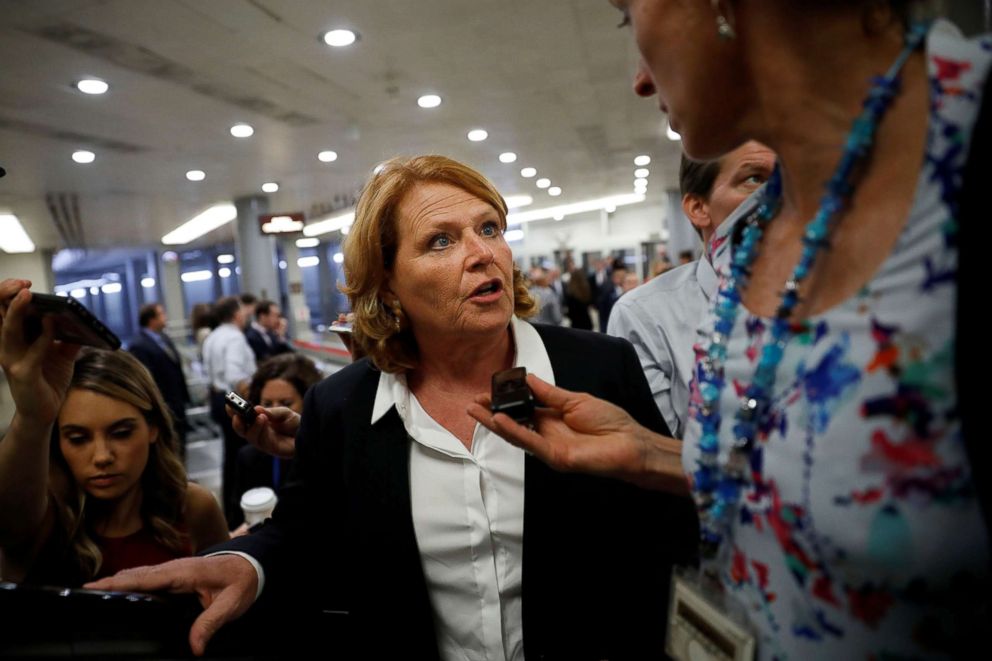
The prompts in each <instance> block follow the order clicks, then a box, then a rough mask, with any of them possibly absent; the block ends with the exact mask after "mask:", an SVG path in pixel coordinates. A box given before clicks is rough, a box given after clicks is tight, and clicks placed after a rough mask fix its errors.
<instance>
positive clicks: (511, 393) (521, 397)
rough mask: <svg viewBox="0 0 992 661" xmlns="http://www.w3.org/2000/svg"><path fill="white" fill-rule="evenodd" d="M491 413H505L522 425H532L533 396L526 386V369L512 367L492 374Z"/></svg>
mask: <svg viewBox="0 0 992 661" xmlns="http://www.w3.org/2000/svg"><path fill="white" fill-rule="evenodd" d="M492 390H493V392H492V403H491V404H490V406H489V408H490V410H492V412H493V413H505V414H506V415H508V416H510V417H511V418H513V419H514V420H516V421H517V422H518V423H520V424H522V425H527V426H532V425H533V424H534V395H533V393H531V391H530V387H528V385H527V368H526V367H513V368H511V369H508V370H503V371H502V372H496V373H495V374H493V386H492Z"/></svg>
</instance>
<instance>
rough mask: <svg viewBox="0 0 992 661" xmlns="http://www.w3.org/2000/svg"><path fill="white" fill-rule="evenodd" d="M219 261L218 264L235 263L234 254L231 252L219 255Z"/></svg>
mask: <svg viewBox="0 0 992 661" xmlns="http://www.w3.org/2000/svg"><path fill="white" fill-rule="evenodd" d="M217 263H218V264H233V263H234V255H231V254H225V255H217Z"/></svg>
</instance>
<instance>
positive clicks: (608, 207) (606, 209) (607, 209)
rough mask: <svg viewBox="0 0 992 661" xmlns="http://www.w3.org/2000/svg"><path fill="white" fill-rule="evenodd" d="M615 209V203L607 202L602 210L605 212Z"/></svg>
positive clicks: (611, 211)
mask: <svg viewBox="0 0 992 661" xmlns="http://www.w3.org/2000/svg"><path fill="white" fill-rule="evenodd" d="M616 210H617V205H615V204H607V205H606V206H605V207H603V211H605V212H606V213H613V212H614V211H616Z"/></svg>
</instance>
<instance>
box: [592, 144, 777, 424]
mask: <svg viewBox="0 0 992 661" xmlns="http://www.w3.org/2000/svg"><path fill="white" fill-rule="evenodd" d="M774 167H775V154H774V152H772V151H771V150H770V149H768V148H767V147H765V146H764V145H761V144H759V143H757V142H748V143H745V144H744V145H742V146H740V147H738V148H737V149H735V150H734V151H732V152H730V153H729V154H727V155H726V156H724V157H723V158H721V159H720V160H718V161H710V162H706V163H697V162H693V161H690V160H688V159H687V158H685V156H683V157H682V165H681V167H680V169H679V184H680V187H681V191H682V210H683V211H684V212H685V215H686V216H687V217H688V218H689V222H691V223H692V225H693V227H694V228H695V229H696V231H697V232H698V233H699V237H700V238H701V239H702V241H703V245H704V247H705V250H704V251H703V256H702V257H701V258H699V259H698V260H696V261H695V262H691V263H689V264H684V265H682V266H680V267H678V268H675V269H672V270H671V271H668V272H667V273H664V274H662V275H660V276H658V277H657V278H654V279H653V280H651V281H650V282H648V283H646V284H644V285H643V286H642V287H638V288H637V289H635V290H633V291H631V292H630V293H628V294H626V295H625V296H623V297H622V298H621V299H620V300H619V301H617V303H616V305H614V307H613V310H612V312H611V314H610V318H609V326H608V328H607V332H608V333H609V334H610V335H614V336H616V337H623V338H626V339H627V340H629V341H630V342H631V343H632V344H633V345H634V348H635V349H636V350H637V355H638V357H639V358H640V361H641V366H642V367H643V368H644V374H645V376H646V377H647V379H648V384H650V386H651V393H652V394H653V395H654V400H655V403H656V404H657V405H658V410H659V411H661V414H662V416H664V418H665V422H666V423H668V427H669V428H670V429H671V430H672V434H673V435H674V436H675V437H676V438H682V435H683V433H684V431H685V423H686V417H687V414H688V410H689V381H690V380H691V378H692V372H693V364H694V362H695V352H694V350H693V346H694V345H695V344H696V342H697V333H698V331H699V328H700V326H701V325H702V323H703V322H704V321H705V320H706V318H707V317H708V315H709V313H710V307H711V304H710V301H711V300H712V298H713V295H714V294H715V293H716V290H717V285H718V282H717V273H716V270H715V266H717V265H719V264H722V263H723V261H725V260H729V256H730V250H729V246H730V240H729V239H730V235H731V233H732V232H733V227H734V224H735V223H736V221H737V217H736V216H734V217H733V218H731V219H730V221H729V222H726V223H725V222H724V221H725V220H727V219H728V217H730V216H731V215H732V214H733V211H734V210H735V209H736V208H737V207H739V206H740V204H741V203H742V202H744V200H746V199H747V198H748V196H750V195H751V194H752V193H753V192H754V191H756V190H757V189H758V188H759V187H760V186H761V185H762V184H763V183H764V182H765V181H766V180H767V179H768V177H769V176H770V175H771V172H772V169H773V168H774Z"/></svg>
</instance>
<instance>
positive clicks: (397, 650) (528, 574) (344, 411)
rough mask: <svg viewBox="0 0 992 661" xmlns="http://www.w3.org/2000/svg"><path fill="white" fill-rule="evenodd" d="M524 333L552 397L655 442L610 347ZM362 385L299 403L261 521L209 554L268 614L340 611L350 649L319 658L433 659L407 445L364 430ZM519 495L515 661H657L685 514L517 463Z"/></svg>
mask: <svg viewBox="0 0 992 661" xmlns="http://www.w3.org/2000/svg"><path fill="white" fill-rule="evenodd" d="M535 328H536V329H537V330H538V333H539V334H540V336H541V339H542V340H543V341H544V344H545V347H546V349H547V351H548V354H549V357H550V359H551V364H552V368H553V370H554V373H555V380H556V382H557V384H558V385H560V386H562V387H564V388H568V389H571V390H582V391H586V392H589V393H592V394H593V395H596V396H598V397H602V398H605V399H608V400H610V401H612V402H615V403H617V404H620V405H622V406H623V407H624V408H626V409H627V410H628V411H629V412H630V413H631V415H632V416H633V417H634V418H636V419H637V420H638V421H639V422H641V423H642V424H644V425H646V426H648V427H650V428H652V429H654V430H657V431H659V432H662V433H666V432H667V428H666V427H665V423H664V420H663V419H662V418H661V416H660V414H659V413H658V409H657V408H656V407H655V405H654V401H653V399H652V398H651V392H650V390H649V388H648V384H647V381H646V380H645V378H644V374H643V372H642V371H641V368H640V364H639V363H638V361H637V355H636V354H635V352H634V349H633V347H632V346H631V345H630V344H629V343H628V342H627V341H626V340H622V339H618V338H612V337H607V336H604V335H600V334H594V333H588V332H584V331H576V330H572V329H568V328H561V327H553V326H541V325H535ZM378 380H379V372H378V371H376V370H375V369H374V367H373V366H372V364H371V363H370V362H369V361H368V359H363V360H360V361H358V362H356V363H353V364H351V365H349V366H348V367H346V368H344V369H342V370H341V371H339V372H337V373H336V374H334V375H333V376H331V377H329V378H328V379H325V380H324V381H322V382H321V383H319V384H317V385H316V386H314V387H313V388H311V389H310V391H309V392H308V393H307V395H306V399H305V404H304V412H303V417H302V423H301V428H300V431H299V435H298V436H297V441H296V443H297V446H296V447H297V456H296V460H295V461H294V464H293V466H292V468H291V473H290V477H289V479H288V481H287V484H286V485H285V486H284V488H283V489H282V490H281V492H280V494H279V505H278V507H277V508H276V511H275V514H274V517H273V519H272V520H270V522H269V523H267V524H266V525H265V526H263V527H262V529H261V530H259V531H258V532H256V533H255V534H253V535H250V536H247V537H242V538H238V539H235V540H232V541H231V542H229V543H228V544H226V545H225V547H226V548H227V549H230V550H240V551H244V552H247V553H249V554H250V555H252V556H253V557H255V558H257V559H258V560H259V561H260V562H261V564H262V566H263V568H264V570H265V577H266V578H265V581H266V583H265V589H264V592H263V595H262V599H261V601H265V600H273V599H274V600H277V601H278V602H279V603H280V604H282V606H280V607H277V608H275V609H273V610H274V611H277V612H285V610H284V607H285V605H288V604H296V605H297V606H300V605H301V604H302V603H303V602H304V601H309V602H310V605H311V606H312V607H314V608H322V609H325V610H328V609H329V610H345V611H348V612H349V613H350V624H349V625H348V627H347V630H348V631H349V632H350V633H351V634H352V635H351V640H350V641H335V643H336V645H337V646H340V647H342V648H343V649H347V650H349V652H350V653H351V654H355V655H357V656H361V657H363V658H409V659H431V658H437V655H438V651H437V644H436V639H435V631H434V621H433V615H432V612H431V605H430V601H429V598H428V592H427V587H426V582H425V579H424V575H423V571H422V569H421V563H420V556H419V552H418V549H417V540H416V537H415V533H414V527H413V517H412V511H411V504H410V479H409V457H410V442H411V441H410V440H409V438H408V437H407V434H406V430H405V429H404V427H403V423H402V421H401V419H400V417H399V415H398V414H397V412H396V410H395V409H393V410H391V411H390V412H388V413H387V414H386V415H385V416H383V417H382V418H381V419H380V420H379V421H378V422H377V423H376V424H375V425H371V424H370V419H371V414H372V406H373V402H374V399H375V393H376V387H377V385H378ZM524 490H525V499H524V544H523V548H524V550H523V570H522V576H523V578H522V595H523V597H522V598H523V603H522V608H523V635H524V649H525V654H526V656H527V659H528V660H530V661H537V660H539V659H570V660H572V659H574V660H581V659H597V660H598V659H613V660H615V659H649V658H662V657H663V645H664V635H665V622H666V612H667V601H668V580H669V574H670V571H671V567H672V565H673V564H674V563H691V562H694V559H695V550H696V540H697V532H696V530H697V528H696V525H697V524H696V515H695V509H694V507H693V506H692V504H691V501H689V500H688V499H683V498H677V497H674V496H670V495H667V494H661V493H654V492H645V491H641V490H639V489H637V488H636V487H633V486H631V485H628V484H625V483H622V482H620V481H617V480H611V479H606V478H598V477H592V476H588V475H580V474H564V473H559V472H556V471H553V470H551V469H550V468H548V467H547V466H546V465H544V464H543V463H541V462H540V461H538V460H537V459H535V458H533V457H531V456H528V457H527V458H526V462H525V477H524ZM301 586H303V587H304V589H303V590H302V591H300V590H299V589H297V588H299V587H301ZM287 587H289V589H288V590H287V589H286V588H287ZM350 645H353V646H354V647H353V648H352V647H350ZM331 649H334V648H333V647H332V648H331ZM352 650H357V651H352ZM345 658H349V657H347V656H346V657H345Z"/></svg>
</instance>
